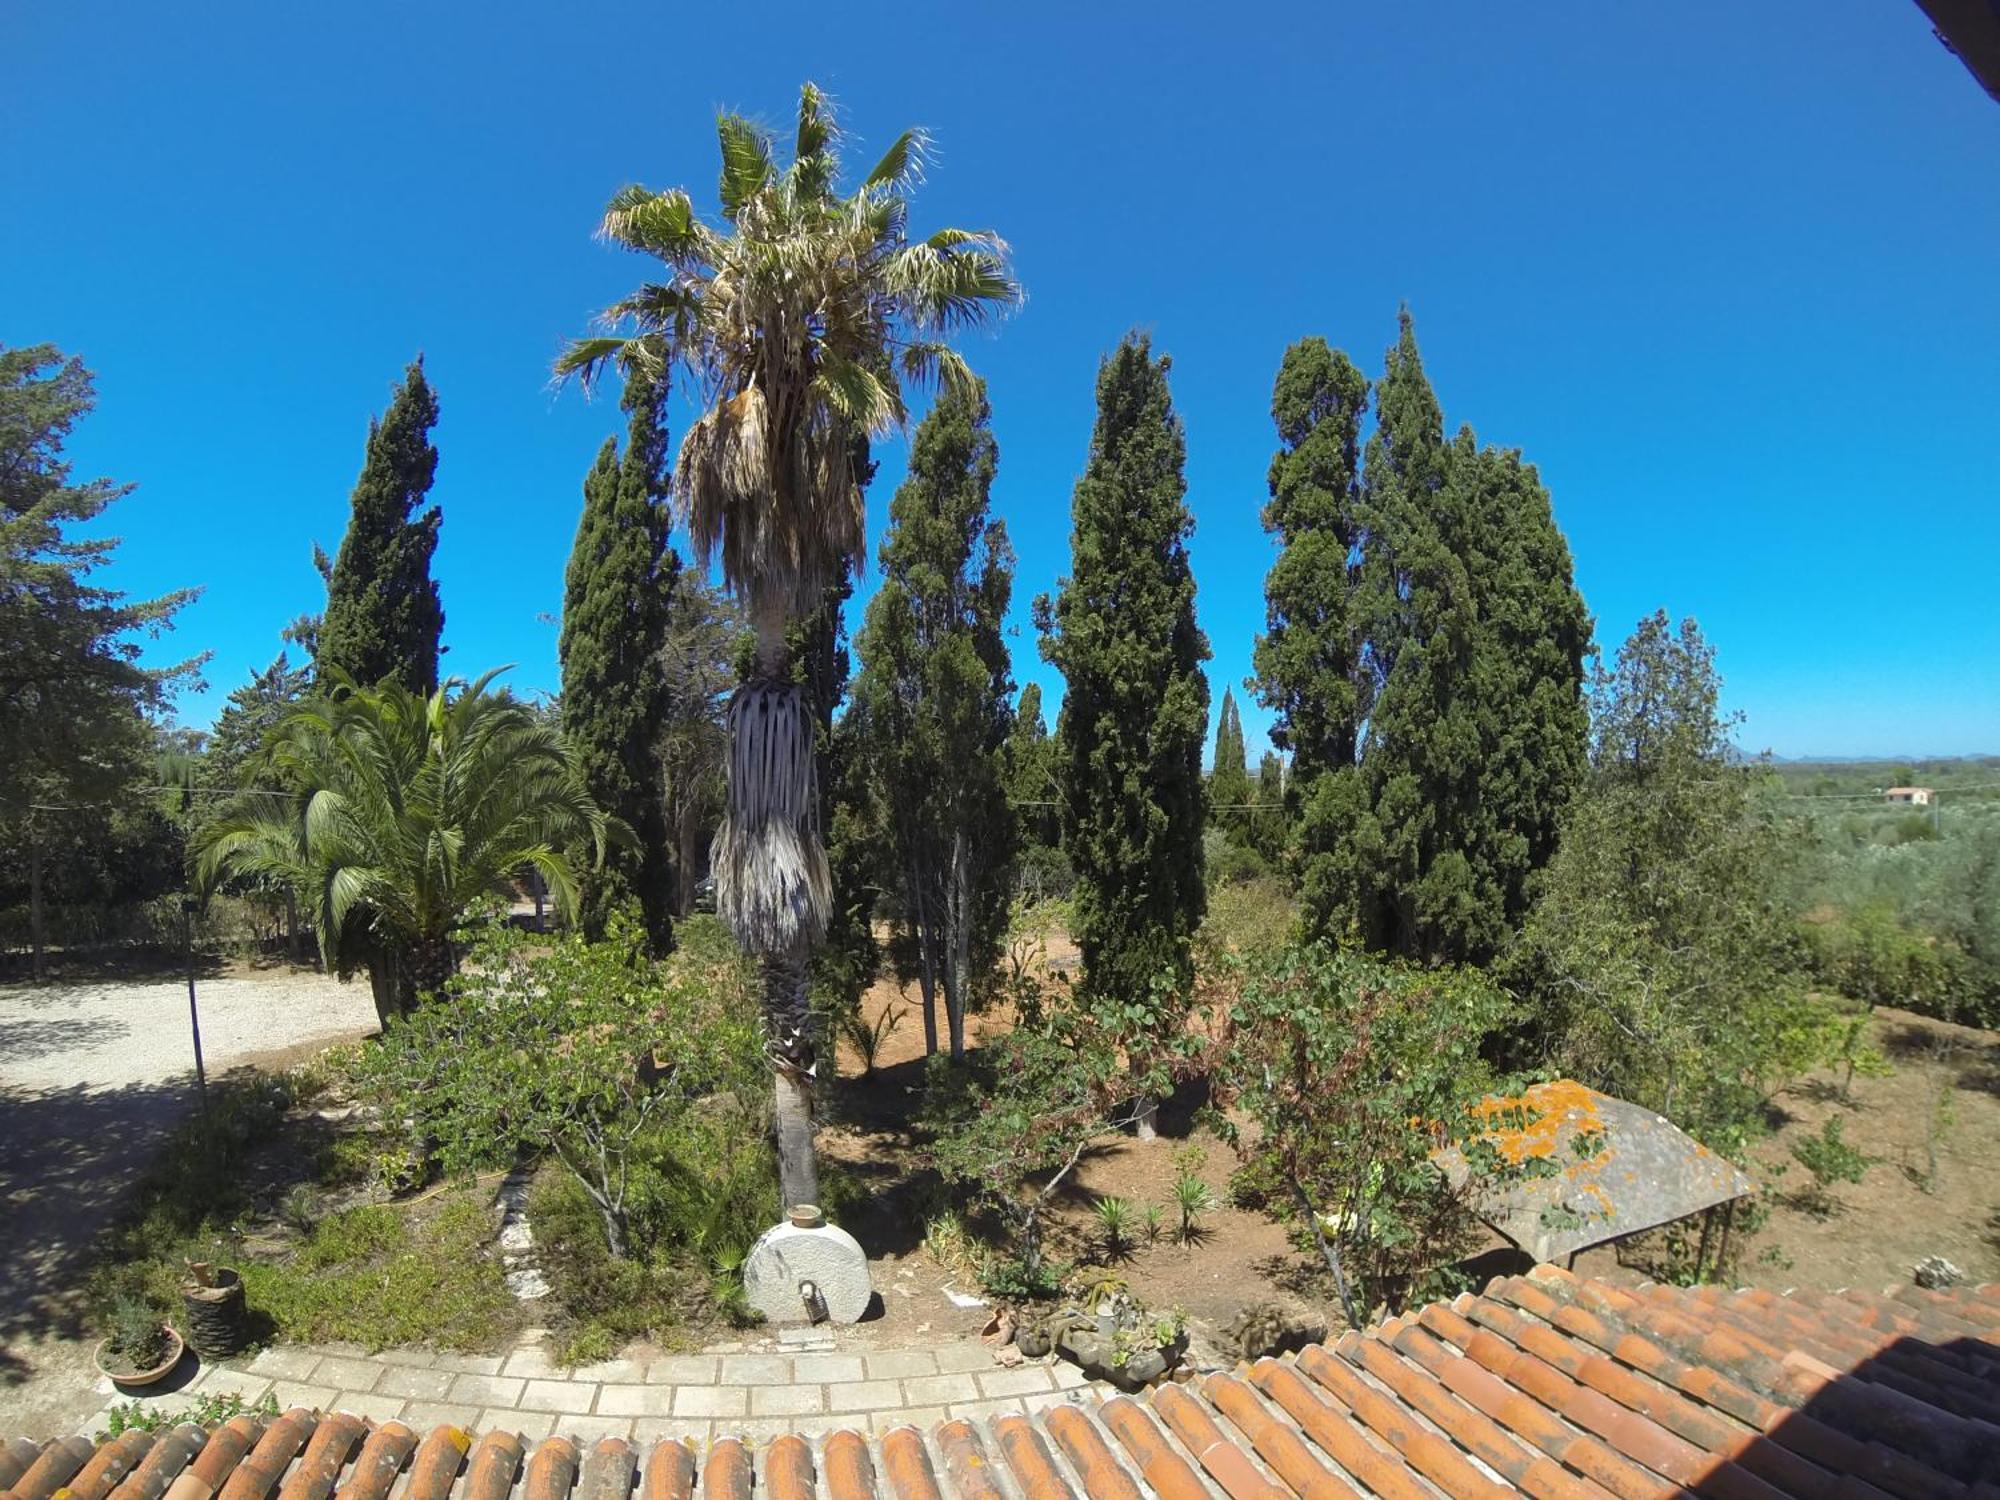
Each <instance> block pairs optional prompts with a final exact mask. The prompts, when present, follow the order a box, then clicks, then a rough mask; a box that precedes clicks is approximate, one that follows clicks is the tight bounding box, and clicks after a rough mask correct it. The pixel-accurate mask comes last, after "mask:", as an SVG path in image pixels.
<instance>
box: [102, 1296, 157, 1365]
mask: <svg viewBox="0 0 2000 1500" xmlns="http://www.w3.org/2000/svg"><path fill="white" fill-rule="evenodd" d="M170 1347H171V1345H170V1344H169V1342H168V1339H167V1328H166V1324H165V1323H164V1322H163V1321H162V1320H161V1318H160V1314H159V1311H158V1310H157V1309H156V1308H154V1307H153V1306H152V1305H151V1304H149V1303H147V1302H145V1301H144V1300H142V1299H141V1298H138V1297H120V1298H119V1299H118V1300H117V1301H116V1302H114V1303H112V1304H111V1316H110V1319H109V1321H108V1323H107V1325H106V1329H105V1338H104V1352H105V1353H106V1354H108V1355H110V1356H111V1358H112V1362H113V1363H114V1364H116V1365H118V1366H119V1368H121V1369H125V1370H130V1371H132V1372H133V1373H134V1374H139V1373H143V1372H144V1371H147V1370H153V1369H157V1368H158V1367H159V1364H160V1362H161V1361H162V1360H164V1359H165V1358H166V1357H167V1350H168V1349H169V1348H170Z"/></svg>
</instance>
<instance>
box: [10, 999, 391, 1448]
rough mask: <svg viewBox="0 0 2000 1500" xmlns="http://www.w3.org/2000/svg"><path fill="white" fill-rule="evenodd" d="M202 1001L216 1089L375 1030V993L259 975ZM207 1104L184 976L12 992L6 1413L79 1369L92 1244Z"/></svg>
mask: <svg viewBox="0 0 2000 1500" xmlns="http://www.w3.org/2000/svg"><path fill="white" fill-rule="evenodd" d="M196 995H197V998H198V1000H199V1003H200V1007H201V1035H202V1048H203V1052H204V1055H205V1058H206V1062H207V1066H208V1074H209V1076H210V1077H211V1078H215V1077H218V1076H220V1075H221V1074H223V1073H225V1072H227V1071H228V1070H229V1069H230V1068H232V1067H238V1066H241V1065H243V1064H245V1063H248V1062H252V1061H256V1060H262V1059H271V1058H275V1057H278V1056H280V1055H282V1054H284V1053H286V1052H290V1051H296V1050H298V1049H301V1048H303V1047H306V1046H309V1045H311V1044H314V1043H328V1042H333V1041H336V1040H339V1039H341V1038H343V1037H352V1036H358V1035H361V1034H364V1033H366V1032H370V1031H373V1030H374V1029H375V1009H374V1005H373V1004H372V1002H371V1001H370V999H369V994H368V986H367V984H366V982H364V981H357V982H355V983H353V984H341V983H340V982H339V981H337V980H334V979H330V978H326V977H323V976H321V975H317V974H290V973H279V972H273V973H247V974H241V975H231V976H227V977H217V978H202V979H198V980H197V981H196ZM194 1097H195V1096H194V1054H193V1049H192V1046H191V1043H190V1041H189V1035H188V999H187V981H186V980H184V979H181V980H172V979H162V980H137V981H135V980H105V981H78V982H70V983H62V984H51V985H45V986H39V987H38V986H34V985H0V1414H4V1413H5V1411H6V1408H8V1407H9V1406H12V1405H13V1404H14V1403H15V1402H16V1401H18V1400H20V1399H22V1398H23V1397H24V1396H25V1395H26V1394H27V1393H26V1392H25V1391H24V1390H22V1389H21V1387H22V1386H23V1385H25V1384H27V1383H28V1382H29V1380H30V1377H32V1376H34V1375H36V1374H38V1373H43V1372H47V1373H53V1370H51V1368H50V1367H51V1365H52V1364H64V1363H66V1364H73V1363H74V1360H73V1359H72V1358H69V1355H73V1353H74V1351H73V1350H70V1351H65V1350H64V1348H63V1345H65V1344H66V1343H68V1342H69V1341H72V1340H75V1339H78V1338H81V1337H83V1336H84V1335H85V1334H86V1333H87V1331H88V1330H86V1329H85V1328H84V1327H83V1326H82V1321H81V1317H80V1308H79V1306H78V1295H77V1294H78V1293H79V1291H80V1290H81V1288H82V1283H83V1279H84V1276H85V1274H86V1272H87V1268H88V1264H89V1257H90V1251H91V1248H92V1245H93V1243H94V1241H95V1240H96V1238H97V1236H98V1234H99V1233H100V1232H102V1230H103V1229H104V1227H105V1226H106V1225H107V1224H108V1223H110V1222H111V1220H112V1218H113V1216H114V1215H115V1214H116V1213H117V1211H118V1207H119V1204H120V1203H121V1201H122V1200H123V1198H124V1195H125V1193H126V1191H127V1190H128V1189H129V1188H130V1186H131V1184H132V1181H133V1179H134V1178H135V1177H136V1176H137V1175H138V1173H139V1171H140V1170H141V1169H142V1168H143V1167H144V1166H145V1164H146V1162H147V1161H148V1160H149V1159H150V1158H151V1157H152V1155H153V1153H154V1151H155V1150H156V1149H157V1148H158V1146H159V1144H160V1142H161V1140H162V1139H163V1138H164V1137H165V1135H166V1133H167V1132H168V1130H170V1129H171V1128H172V1127H173V1125H174V1124H175V1122H177V1121H178V1120H180V1119H181V1118H182V1117H183V1116H185V1115H186V1114H187V1113H188V1112H189V1111H191V1110H192V1109H193V1108H194ZM58 1383H60V1382H58ZM10 1388H11V1389H10ZM100 1404H101V1403H100Z"/></svg>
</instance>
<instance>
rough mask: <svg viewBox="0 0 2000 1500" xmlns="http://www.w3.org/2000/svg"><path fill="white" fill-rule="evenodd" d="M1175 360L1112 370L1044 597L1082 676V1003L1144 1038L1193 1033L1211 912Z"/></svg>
mask: <svg viewBox="0 0 2000 1500" xmlns="http://www.w3.org/2000/svg"><path fill="white" fill-rule="evenodd" d="M1169 367H1170V361H1169V360H1168V359H1167V358H1166V357H1165V356H1161V357H1159V358H1157V359H1156V358H1155V357H1154V356H1153V353H1152V348H1151V344H1150V341H1149V340H1147V339H1146V338H1145V337H1143V336H1140V335H1136V334H1133V335H1127V337H1126V339H1125V341H1124V342H1123V343H1122V344H1120V345H1119V347H1118V349H1117V351H1116V352H1115V353H1114V354H1112V355H1111V356H1110V357H1109V358H1108V359H1106V360H1105V361H1104V362H1103V364H1102V365H1101V366H1100V367H1099V369H1098V376H1097V425H1096V428H1095V430H1094V431H1093V433H1092V435H1091V440H1090V457H1089V460H1088V463H1087V464H1086V466H1085V468H1084V472H1083V477H1082V478H1081V479H1079V480H1078V481H1077V484H1076V491H1075V495H1074V498H1073V501H1072V531H1071V536H1070V569H1071V571H1070V574H1069V576H1068V577H1066V578H1064V579H1062V580H1061V582H1060V583H1059V585H1058V590H1057V595H1056V598H1055V600H1054V602H1053V604H1051V603H1050V601H1049V600H1048V599H1047V598H1046V597H1044V598H1043V599H1041V600H1039V601H1037V605H1036V622H1037V624H1038V626H1039V627H1040V629H1041V630H1042V634H1043V642H1042V650H1043V654H1044V655H1045V656H1046V657H1047V658H1048V660H1049V661H1051V662H1052V663H1054V665H1055V666H1056V667H1057V668H1058V669H1059V670H1060V671H1061V672H1062V674H1063V677H1064V679H1065V681H1066V684H1067V686H1066V688H1065V691H1064V694H1063V706H1062V714H1061V717H1060V719H1059V720H1058V722H1057V727H1056V763H1057V767H1058V776H1059V779H1060V781H1061V784H1062V788H1063V798H1064V804H1065V805H1064V808H1063V846H1064V849H1065V850H1066V852H1067V853H1068V855H1069V858H1070V863H1071V864H1072V866H1073V867H1074V868H1075V872H1076V900H1075V937H1076V940H1077V946H1078V947H1079V948H1080V949H1081V950H1082V955H1083V977H1082V981H1081V983H1080V985H1079V988H1078V998H1079V1001H1080V1002H1081V1003H1083V1004H1085V1005H1089V1006H1091V1007H1093V1008H1094V1009H1095V1010H1096V1011H1097V1012H1098V1013H1099V1015H1100V1016H1103V1017H1105V1018H1107V1019H1109V1020H1111V1021H1112V1022H1113V1023H1114V1029H1123V1030H1125V1031H1127V1032H1128V1033H1129V1034H1130V1035H1131V1036H1132V1039H1133V1041H1134V1042H1137V1041H1139V1040H1141V1039H1144V1038H1150V1039H1152V1040H1155V1041H1164V1040H1165V1039H1166V1038H1167V1037H1169V1036H1171V1035H1172V1034H1174V1033H1175V1032H1176V1031H1177V1029H1178V1026H1179V1023H1180V1020H1181V1015H1182V1012H1183V1008H1184V1006H1185V1003H1186V998H1187V995H1188V991H1189V986H1190V985H1191V983H1192V980H1193V951H1192V944H1193V938H1194V932H1195V929H1196V927H1198V926H1199V925H1200V922H1201V919H1202V915H1203V912H1204V910H1205V908H1206V896H1205V891H1204V886H1203V876H1202V856H1201V835H1202V823H1203V813H1204V805H1203V796H1202V779H1201V752H1202V742H1203V741H1204V740H1205V739H1206V737H1207V728H1208V680H1207V678H1206V677H1205V676H1204V675H1203V672H1202V665H1201V664H1202V663H1203V662H1204V661H1206V660H1207V659H1208V654H1209V652H1208V641H1207V639H1206V637H1204V636H1203V634H1202V632H1201V630H1200V629H1199V628H1198V627H1197V626H1196V624H1195V617H1194V574H1193V571H1192V569H1191V568H1190V567H1189V564H1188V552H1187V539H1188V536H1189V534H1190V533H1191V532H1192V531H1193V529H1194V519H1193V517H1192V516H1191V515H1189V513H1188V509H1187V505H1186V503H1185V497H1186V493H1187V481H1186V479H1185V478H1184V477H1183V472H1182V471H1183V466H1184V464H1185V462H1186V457H1187V443H1186V439H1185V436H1184V434H1183V432H1182V429H1181V423H1180V418H1179V417H1178V416H1177V415H1176V414H1175V412H1174V409H1173V400H1172V395H1171V393H1170V392H1169V390H1168V386H1167V372H1168V369H1169Z"/></svg>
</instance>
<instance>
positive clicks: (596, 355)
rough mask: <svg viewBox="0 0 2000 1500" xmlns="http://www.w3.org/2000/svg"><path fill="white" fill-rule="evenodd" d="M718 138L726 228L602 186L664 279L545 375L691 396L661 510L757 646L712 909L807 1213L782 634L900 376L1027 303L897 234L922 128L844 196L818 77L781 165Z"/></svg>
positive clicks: (939, 242) (939, 361) (745, 139)
mask: <svg viewBox="0 0 2000 1500" xmlns="http://www.w3.org/2000/svg"><path fill="white" fill-rule="evenodd" d="M716 133H717V136H718V139H719V143H720V146H721V154H722V174H721V181H720V184H719V188H718V193H719V197H720V199H721V207H722V219H723V222H722V224H721V225H720V226H719V227H718V226H711V225H710V224H708V223H706V222H704V221H703V220H702V218H701V217H700V215H698V214H697V213H696V211H695V207H694V200H693V199H692V198H691V197H690V196H689V194H688V193H687V192H686V191H685V190H684V189H680V188H671V189H668V190H667V191H665V192H654V191H651V190H649V189H647V188H643V187H638V186H633V187H627V188H624V189H622V190H621V191H620V192H619V193H618V194H617V195H616V196H615V197H613V198H612V200H611V203H610V206H609V207H608V208H607V209H606V210H605V213H604V219H603V222H602V224H601V225H600V228H599V233H600V234H601V235H602V237H603V238H604V239H606V240H608V241H610V242H611V243H613V244H615V245H620V246H623V247H624V248H626V249H629V250H636V251H638V252H640V253H641V254H644V255H650V256H652V257H654V258H655V259H657V260H658V261H659V262H660V263H661V265H662V267H663V268H664V275H663V276H662V277H661V279H659V280H656V281H649V282H647V283H645V284H644V285H642V286H641V287H640V288H639V289H638V290H637V291H635V292H633V293H631V294H630V295H628V296H626V297H623V298H621V299H619V300H618V301H617V302H615V303H613V304H612V305H611V306H610V307H609V308H607V309H606V310H605V312H604V315H603V322H604V325H605V327H606V328H607V330H609V331H608V332H607V333H605V334H603V335H600V336H595V337H590V338H582V339H578V340H576V341H575V342H574V343H572V344H571V345H570V346H569V347H568V348H567V349H565V350H564V351H563V354H562V356H561V358H560V359H558V361H557V362H556V374H557V376H558V378H568V377H571V376H576V377H579V378H581V379H582V380H583V381H584V382H585V383H586V384H588V383H590V382H591V381H593V380H595V379H596V378H597V377H598V376H599V375H601V374H602V373H603V372H604V371H605V369H606V368H607V367H615V368H617V369H618V370H619V371H620V372H621V373H622V374H623V376H624V377H625V379H626V380H628V381H632V380H640V381H648V382H654V383H660V382H665V381H667V380H669V379H670V378H671V377H672V374H673V372H674V371H675V370H676V369H678V370H679V371H680V372H682V374H684V375H685V376H686V377H687V378H688V379H689V381H690V382H691V383H692V387H693V393H694V397H695V399H696V401H697V402H698V403H699V405H700V407H701V416H700V417H699V418H698V419H697V420H696V421H695V423H694V424H693V426H691V427H690V428H689V429H688V432H687V435H686V437H685V438H683V439H682V442H681V448H680V456H679V460H678V462H677V464H676V468H675V473H674V492H675V494H674V499H675V503H676V506H677V507H678V509H679V512H680V514H681V517H682V519H683V520H685V522H686V523H687V527H688V533H689V535H690V537H691V538H692V539H693V542H694V546H695V551H696V552H697V554H698V555H699V556H700V558H701V560H702V562H703V563H704V565H706V563H707V562H708V561H709V559H710V558H712V557H714V556H715V555H717V554H719V555H720V558H721V563H722V575H723V578H724V580H725V581H726V582H727V583H728V584H729V586H730V588H731V589H732V590H734V591H735V592H736V594H737V595H738V596H739V597H740V598H742V600H743V601H744V604H745V607H746V612H747V613H748V615H749V618H750V623H751V626H752V628H753V629H754V631H755V633H756V653H755V666H754V668H753V672H752V675H751V678H750V680H749V681H748V682H746V683H744V684H743V686H742V687H740V688H739V689H738V690H737V692H736V695H735V697H734V698H733V699H732V700H731V703H730V708H729V734H730V751H729V761H728V768H729V790H728V801H727V810H726V815H725V817H724V819H723V824H722V828H721V831H720V832H719V833H718V834H717V835H716V840H715V848H714V852H713V859H712V863H713V866H714V869H715V875H716V910H717V911H718V912H719V913H720V914H721V916H722V917H723V919H724V920H725V921H726V922H727V923H728V924H729V926H730V928H731V930H732V931H734V932H735V933H736V935H737V938H738V939H739V940H740V941H741V942H742V944H743V946H744V947H745V949H746V950H748V951H749V952H750V953H752V954H754V955H756V956H757V958H758V959H759V960H760V961H761V964H762V967H763V971H764V995H763V1006H764V1025H765V1031H766V1043H767V1047H768V1050H769V1053H770V1057H771V1061H772V1064H773V1066H774V1068H775V1070H776V1075H777V1076H776V1084H775V1089H776V1096H777V1098H776V1104H777V1108H776V1120H777V1137H778V1157H779V1178H780V1182H781V1186H782V1189H783V1194H784V1199H785V1202H786V1203H788V1204H798V1203H811V1202H816V1201H817V1200H818V1197H819V1185H818V1172H817V1169H816V1167H815V1165H814V1161H813V1151H812V1094H811V1088H812V1083H813V1080H814V1077H815V1075H816V1073H817V1071H818V1064H817V1058H816V1056H815V1047H814V1041H813V1026H812V1015H811V1010H810V1007H809V1005H808V1002H807V997H806V969H807V957H808V955H809V953H810V950H811V948H812V945H813V944H814V943H815V942H816V941H817V940H818V938H819V936H820V935H821V933H822V932H823V931H824V928H825V924H826V916H827V908H828V905H829V901H830V891H829V880H828V873H827V865H826V852H825V849H824V847H823V846H822V844H821V841H820V829H819V791H818V786H817V774H816V771H817V768H816V766H815V763H814V751H813V729H814V705H813V704H812V703H811V702H810V701H809V697H808V692H807V690H806V689H805V688H804V687H803V686H801V685H800V683H799V682H798V681H797V680H796V674H795V673H794V671H793V649H792V645H791V642H790V640H789V634H788V632H789V627H790V626H791V625H792V624H794V623H795V622H796V621H798V620H800V619H802V618H804V617H806V616H808V615H810V614H812V613H813V612H814V611H815V610H817V609H818V608H819V607H820V606H821V605H822V603H823V602H824V601H825V599H826V597H827V593H828V590H829V589H830V588H833V587H835V586H837V585H838V584H839V583H841V582H842V580H843V579H844V578H845V577H846V575H847V573H848V571H849V569H850V568H852V567H854V566H856V565H857V564H858V563H859V562H860V560H861V555H862V548H863V542H864V537H865V528H864V517H863V506H862V494H861V483H860V470H861V466H862V465H863V464H864V463H865V462H866V455H867V446H868V442H869V440H870V439H871V438H875V437H880V436H883V435H885V434H887V433H889V432H892V431H894V430H896V429H898V428H900V427H901V426H902V424H903V422H904V420H905V417H906V407H905V404H904V394H903V392H904V385H905V383H906V382H908V383H912V384H917V385H929V384H934V383H936V382H937V381H939V380H943V381H947V382H950V383H951V384H953V385H955V386H959V387H961V388H966V389H970V387H971V377H970V372H969V371H968V370H967V369H966V367H965V364H964V362H963V360H962V359H961V358H960V357H959V355H958V354H956V353H955V352H954V351H953V350H952V349H951V348H950V347H949V346H948V345H947V344H946V343H945V341H944V340H945V338H946V336H947V335H949V334H950V333H952V332H953V331H955V330H957V329H961V328H964V327H968V326H971V325H974V324H977V323H979V322H981V321H983V320H984V319H985V318H986V317H988V316H989V315H990V314H991V313H993V312H994V311H996V310H997V309H1000V308H1004V307H1006V306H1009V305H1011V304H1012V303H1014V302H1015V301H1017V300H1018V298H1019V295H1020V293H1019V289H1018V287H1017V286H1016V285H1015V283H1014V280H1013V278H1012V276H1011V275H1010V274H1009V271H1008V269H1007V264H1006V247H1005V245H1004V244H1003V243H1002V242H1001V241H1000V239H999V238H998V237H997V236H995V235H993V234H990V233H988V232H985V231H982V230H965V229H940V230H938V231H936V232H935V233H933V234H931V235H930V236H928V237H927V238H921V239H918V238H912V236H911V233H910V229H909V201H908V195H909V191H910V189H911V188H912V187H913V186H914V185H915V184H916V183H917V182H918V181H919V180H920V178H921V177H922V174H923V168H924V156H925V148H926V145H927V139H926V137H925V136H924V134H923V133H922V132H921V131H917V130H907V131H905V132H903V134H902V135H900V136H898V137H897V138H896V140H895V141H894V142H893V143H892V144H891V145H890V147H889V149H888V151H887V152H885V153H884V154H883V156H882V159H881V160H880V161H878V162H877V163H876V164H875V166H874V167H873V168H872V169H871V170H870V171H869V172H868V174H867V175H866V176H865V177H863V178H862V179H861V182H860V183H859V185H858V186H856V187H855V188H854V189H853V191H851V192H848V193H844V194H843V193H842V192H840V191H839V189H838V187H837V182H838V179H839V176H840V154H839V146H840V138H841V133H840V130H839V127H838V125H837V124H836V122H835V119H834V114H833V110H832V108H831V106H830V105H829V104H828V102H827V99H826V97H825V96H824V95H823V94H822V93H821V92H820V91H819V90H818V89H817V88H815V87H814V86H812V85H811V84H807V85H806V86H805V88H804V89H803V90H801V92H800V95H799V110H798V123H797V128H796V132H795V134H794V137H793V152H792V162H791V165H790V166H788V167H782V168H781V167H780V166H778V164H777V163H776V162H775V161H774V160H773V157H772V147H773V141H772V137H771V135H770V134H769V133H768V132H767V131H765V130H763V129H761V128H759V127H758V126H756V125H754V124H752V123H751V122H750V121H748V120H746V119H744V118H742V117H741V116H739V115H733V114H725V115H723V116H722V117H721V118H720V119H719V120H718V121H717V122H716Z"/></svg>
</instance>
